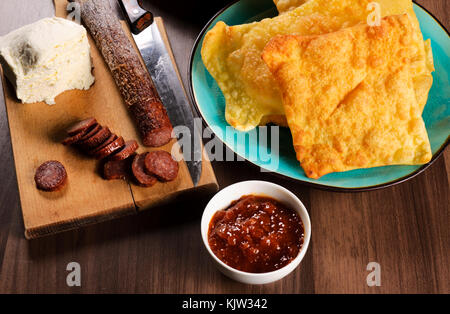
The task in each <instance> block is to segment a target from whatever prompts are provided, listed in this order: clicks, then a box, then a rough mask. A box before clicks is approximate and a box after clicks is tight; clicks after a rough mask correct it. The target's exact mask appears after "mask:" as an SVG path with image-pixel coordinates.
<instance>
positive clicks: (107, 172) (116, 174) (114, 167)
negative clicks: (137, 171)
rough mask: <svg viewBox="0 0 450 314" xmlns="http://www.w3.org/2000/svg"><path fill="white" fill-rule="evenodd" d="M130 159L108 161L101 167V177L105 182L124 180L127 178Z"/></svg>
mask: <svg viewBox="0 0 450 314" xmlns="http://www.w3.org/2000/svg"><path fill="white" fill-rule="evenodd" d="M132 160H133V159H132V158H127V159H123V160H108V161H107V162H105V164H104V165H103V177H104V178H105V179H106V180H125V179H127V178H128V176H129V173H130V169H131V161H132Z"/></svg>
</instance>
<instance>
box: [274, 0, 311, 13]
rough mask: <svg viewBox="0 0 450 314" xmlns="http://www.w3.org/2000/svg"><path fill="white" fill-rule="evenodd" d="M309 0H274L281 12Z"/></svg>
mask: <svg viewBox="0 0 450 314" xmlns="http://www.w3.org/2000/svg"><path fill="white" fill-rule="evenodd" d="M307 1H308V0H273V2H274V3H275V5H276V6H277V9H278V12H279V13H280V14H282V13H285V12H288V11H291V10H293V9H295V8H298V7H299V6H301V5H302V4H304V3H305V2H307Z"/></svg>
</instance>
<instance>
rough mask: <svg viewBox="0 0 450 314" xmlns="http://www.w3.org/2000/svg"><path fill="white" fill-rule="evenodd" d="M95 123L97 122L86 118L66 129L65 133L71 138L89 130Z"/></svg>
mask: <svg viewBox="0 0 450 314" xmlns="http://www.w3.org/2000/svg"><path fill="white" fill-rule="evenodd" d="M96 123H97V120H96V119H95V118H87V119H84V120H83V121H80V122H77V123H75V124H74V125H73V126H71V127H70V128H68V129H67V133H68V134H69V135H71V136H73V135H75V134H77V133H79V132H81V131H84V130H87V129H89V128H90V127H91V126H93V125H94V124H96Z"/></svg>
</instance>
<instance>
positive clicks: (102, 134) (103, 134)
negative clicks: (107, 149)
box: [78, 127, 111, 151]
mask: <svg viewBox="0 0 450 314" xmlns="http://www.w3.org/2000/svg"><path fill="white" fill-rule="evenodd" d="M110 136H111V131H110V130H109V128H108V127H102V128H100V130H99V131H98V132H97V133H95V134H94V135H92V136H91V137H89V138H87V139H85V140H84V141H80V142H79V143H78V145H79V146H80V148H81V149H83V150H84V151H89V150H91V149H94V148H96V147H99V146H100V145H101V144H102V143H103V142H105V141H106V140H107V139H108V138H109V137H110Z"/></svg>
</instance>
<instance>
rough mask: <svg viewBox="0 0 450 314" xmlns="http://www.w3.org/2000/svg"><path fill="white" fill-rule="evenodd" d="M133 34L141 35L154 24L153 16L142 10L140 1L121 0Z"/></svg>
mask: <svg viewBox="0 0 450 314" xmlns="http://www.w3.org/2000/svg"><path fill="white" fill-rule="evenodd" d="M119 4H120V7H121V8H122V10H123V12H124V14H125V17H126V19H127V21H128V25H130V28H131V32H132V33H133V34H136V35H137V34H139V33H140V32H142V31H143V30H144V29H146V28H147V27H148V26H150V25H151V24H152V23H153V14H152V13H151V12H149V11H147V10H145V9H143V8H142V5H141V1H140V0H119Z"/></svg>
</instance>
